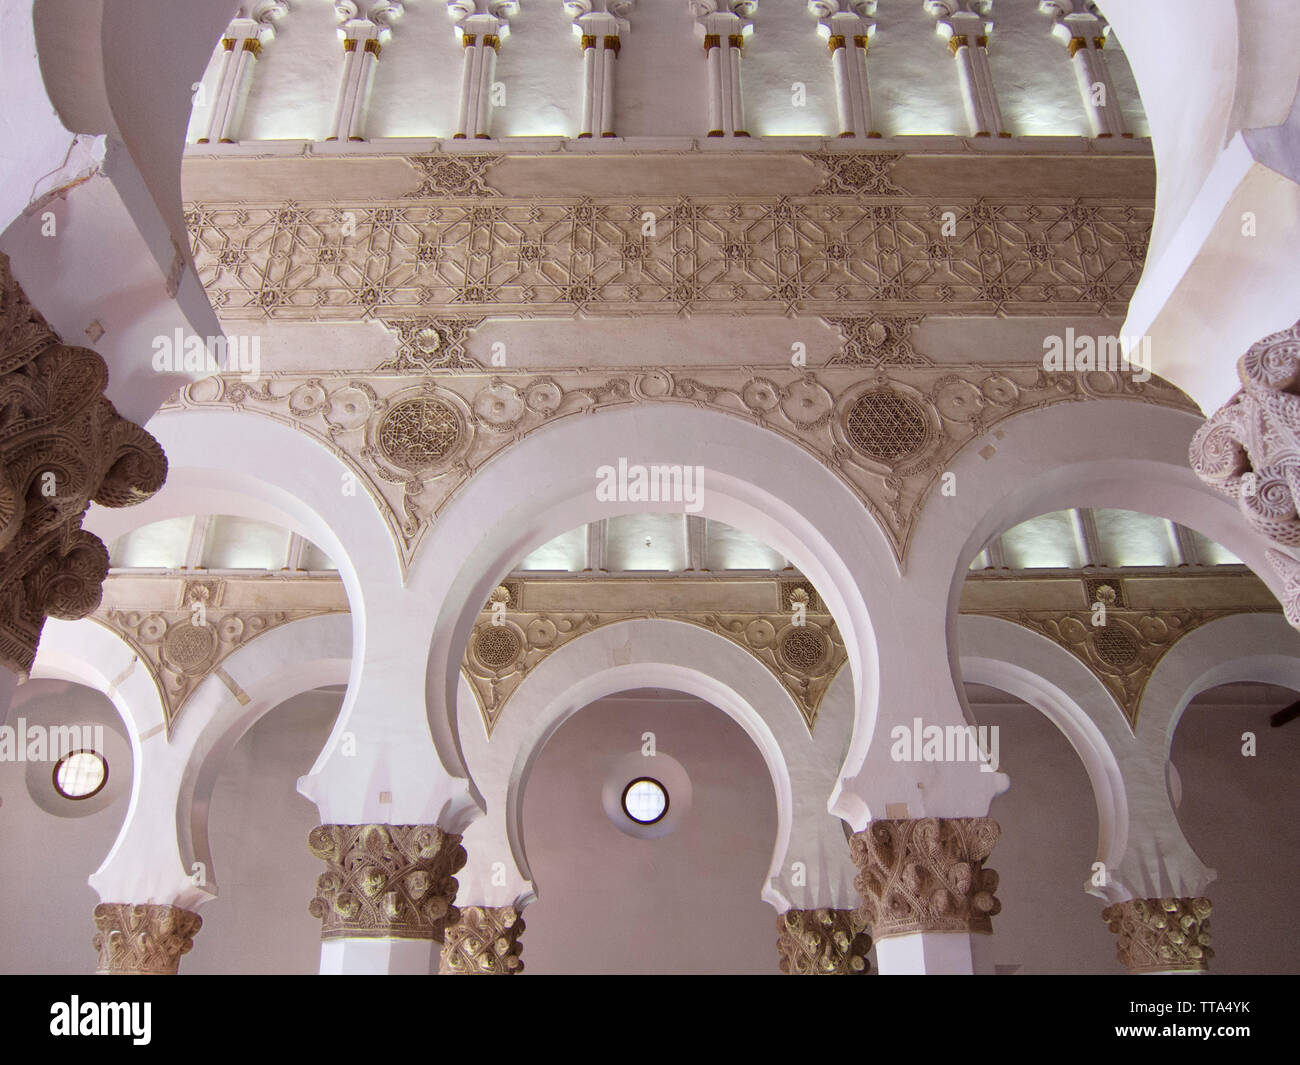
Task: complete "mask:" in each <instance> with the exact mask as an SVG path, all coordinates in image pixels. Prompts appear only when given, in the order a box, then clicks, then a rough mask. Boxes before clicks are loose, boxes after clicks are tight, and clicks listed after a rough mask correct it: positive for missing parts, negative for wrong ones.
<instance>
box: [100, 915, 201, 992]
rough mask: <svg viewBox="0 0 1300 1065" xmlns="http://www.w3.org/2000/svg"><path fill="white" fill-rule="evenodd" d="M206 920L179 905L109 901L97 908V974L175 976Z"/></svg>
mask: <svg viewBox="0 0 1300 1065" xmlns="http://www.w3.org/2000/svg"><path fill="white" fill-rule="evenodd" d="M202 927H203V919H202V918H201V917H200V916H199V915H198V914H197V913H192V912H190V911H189V910H183V909H181V908H180V907H179V906H159V905H155V904H153V903H140V904H135V903H129V902H110V903H100V904H99V905H98V906H96V907H95V928H96V929H98V931H97V932H96V933H95V941H94V942H95V950H97V951H98V952H99V965H98V967H97V968H96V970H95V971H96V972H99V973H117V974H124V975H125V974H130V975H143V976H175V975H176V972H177V970H178V969H179V968H180V963H181V955H182V954H188V953H189V952H190V949H191V948H192V947H193V946H194V937H195V935H197V934H198V931H199V929H200V928H202Z"/></svg>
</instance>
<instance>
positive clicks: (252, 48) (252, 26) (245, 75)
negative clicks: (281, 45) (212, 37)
mask: <svg viewBox="0 0 1300 1065" xmlns="http://www.w3.org/2000/svg"><path fill="white" fill-rule="evenodd" d="M287 11H288V6H287V5H286V4H285V3H284V2H283V0H275V2H265V0H264V2H263V3H260V4H256V5H254V7H253V11H252V17H245V16H244V15H243V14H242V13H241V15H240V16H239V17H238V18H235V19H233V20H231V22H230V25H228V26H227V27H226V32H225V35H224V36H223V37H222V38H221V64H220V67H219V68H218V71H217V84H216V88H215V90H214V92H213V98H212V107H211V110H210V111H209V112H208V125H207V129H206V131H205V132H204V134H203V136H202V137H200V138H199V140H198V143H199V144H207V143H209V142H210V141H217V142H219V143H221V144H233V143H234V142H235V141H236V140H238V139H239V121H240V118H241V117H242V115H243V110H244V102H245V100H247V98H248V88H249V85H250V84H251V83H252V80H253V68H254V67H255V66H256V64H257V60H258V58H259V57H260V56H261V54H262V46H263V45H266V44H269V43H270V42H271V41H273V40H274V39H275V27H274V26H273V25H272V22H274V21H275V20H277V19H280V18H282V17H283V16H284V14H285V13H286V12H287Z"/></svg>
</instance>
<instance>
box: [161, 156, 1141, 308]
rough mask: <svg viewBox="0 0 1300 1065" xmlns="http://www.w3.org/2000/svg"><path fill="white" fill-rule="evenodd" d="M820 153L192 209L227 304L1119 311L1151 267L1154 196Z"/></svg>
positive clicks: (208, 267)
mask: <svg viewBox="0 0 1300 1065" xmlns="http://www.w3.org/2000/svg"><path fill="white" fill-rule="evenodd" d="M477 158H478V157H472V156H471V157H465V159H467V160H476V159H477ZM812 158H813V161H814V162H816V163H818V164H819V165H821V166H822V167H823V172H824V173H826V174H827V180H826V181H825V182H823V184H822V185H821V186H819V187H817V188H816V189H815V190H814V192H813V194H812V195H783V194H781V193H780V192H778V191H776V190H775V189H774V190H773V194H769V195H756V196H725V195H723V196H681V195H673V194H664V193H660V194H657V195H649V196H644V197H639V198H635V199H633V198H629V197H626V196H624V197H613V198H610V197H600V198H592V197H587V196H573V195H571V194H570V195H555V194H553V193H550V192H546V191H543V190H542V189H539V190H538V192H537V193H536V194H535V195H531V196H527V197H521V196H502V195H496V194H494V192H493V190H492V189H491V188H489V187H488V186H487V185H486V184H485V183H484V181H483V173H484V169H485V164H482V163H480V162H473V163H466V162H464V161H462V160H460V159H457V158H456V157H454V156H447V157H443V158H441V159H425V160H422V161H418V162H415V163H414V165H416V166H417V167H418V169H419V170H420V172H421V173H422V175H423V176H424V181H423V182H422V183H421V184H420V186H419V188H418V189H416V190H415V191H416V194H417V195H416V196H414V197H413V196H411V195H409V194H408V195H407V196H404V197H398V198H382V199H381V198H364V197H358V196H357V195H356V194H355V192H353V193H352V194H351V195H344V196H340V197H339V198H338V199H335V200H333V201H331V202H328V203H319V202H301V203H299V202H293V201H288V202H286V201H283V200H279V201H278V202H266V200H263V201H262V202H259V203H255V204H254V203H241V202H221V201H213V200H204V201H200V202H192V203H190V204H188V205H187V214H186V218H187V222H188V225H189V230H190V237H191V240H192V242H193V247H194V258H195V264H196V266H197V268H198V273H199V277H200V279H201V281H202V283H203V286H204V288H205V289H206V290H207V292H208V296H209V298H210V299H211V300H212V305H213V306H214V307H215V308H216V309H217V312H218V313H219V314H220V316H221V317H222V319H223V320H225V321H233V320H235V319H242V320H259V319H265V318H273V319H296V320H310V321H325V320H340V319H356V318H371V317H378V318H381V319H385V320H386V319H388V318H390V317H392V316H394V315H396V316H399V317H410V316H411V315H412V314H422V313H441V312H443V311H444V310H450V311H462V312H469V313H473V314H497V315H511V316H525V317H541V316H563V317H573V316H575V315H579V314H601V315H608V314H617V315H628V314H663V315H679V314H686V313H689V314H719V315H735V314H744V315H756V314H781V315H784V314H812V315H825V314H842V313H843V312H844V309H845V305H846V304H850V303H855V302H856V303H869V304H870V305H871V306H872V309H873V310H876V311H879V312H884V313H904V314H906V313H918V312H919V313H926V314H944V315H982V316H989V315H1038V316H1064V315H1076V316H1077V315H1081V314H1087V315H1093V314H1099V315H1103V316H1108V317H1113V318H1121V317H1122V316H1123V313H1124V310H1125V308H1126V307H1127V304H1128V301H1129V299H1130V298H1131V297H1132V294H1133V290H1134V287H1135V286H1136V284H1137V280H1138V278H1139V276H1140V275H1141V273H1142V266H1143V262H1144V260H1145V257H1146V248H1147V239H1148V234H1149V231H1150V227H1151V220H1152V215H1153V209H1152V206H1151V203H1150V200H1149V199H1148V200H1146V201H1145V202H1138V201H1135V202H1129V203H1116V202H1114V201H1113V200H1111V199H1106V200H1105V201H1104V202H1103V201H1098V200H1092V199H1083V198H1080V197H1076V196H1056V197H1044V198H1039V199H1033V200H1029V199H1026V198H1023V197H998V198H980V197H975V196H972V195H971V194H970V192H969V191H968V189H966V190H962V191H960V192H957V194H955V195H953V194H951V192H950V194H948V195H944V196H942V197H940V198H938V199H936V198H934V197H918V196H908V195H902V194H901V193H902V190H901V189H899V188H898V187H897V186H896V185H893V183H892V182H890V181H889V179H888V177H887V176H886V175H887V172H888V170H889V169H890V167H891V166H892V164H893V163H894V162H896V159H895V158H893V157H884V158H883V159H881V157H875V156H872V155H870V154H865V153H863V154H860V155H859V154H855V155H838V154H826V155H822V156H814V157H812ZM827 160H831V161H833V165H831V166H829V167H828V166H827V165H826V161H827ZM873 161H874V162H876V163H881V164H883V165H873ZM499 165H500V164H498V166H499ZM803 165H805V166H806V163H805V164H803ZM643 169H644V168H643ZM868 170H870V171H871V172H867V171H868ZM577 179H578V180H580V181H581V180H583V178H582V176H581V175H577ZM638 180H639V181H640V180H641V179H640V178H638ZM787 187H788V186H787ZM947 189H949V190H951V178H949V181H948V183H947ZM453 190H454V194H453V195H445V193H446V192H447V191H453ZM270 191H271V190H270V189H267V192H268V193H269V192H270ZM954 191H955V190H954ZM647 215H649V216H651V217H652V218H653V219H654V220H655V223H654V227H653V232H652V234H650V235H648V233H647V230H646V228H645V227H646V223H645V218H646V216H647Z"/></svg>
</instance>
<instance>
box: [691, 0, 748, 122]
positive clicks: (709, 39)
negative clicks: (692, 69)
mask: <svg viewBox="0 0 1300 1065" xmlns="http://www.w3.org/2000/svg"><path fill="white" fill-rule="evenodd" d="M757 6H758V4H757V0H690V8H691V11H692V12H693V13H694V14H695V16H696V23H695V28H696V32H697V33H699V34H700V35H701V36H702V37H703V38H704V56H705V62H706V63H707V64H708V99H707V106H708V115H709V129H708V135H709V136H710V137H748V136H749V133H748V132H747V131H746V130H745V107H744V96H743V93H742V91H741V79H740V56H741V51H742V49H743V48H744V44H745V36H746V34H748V33H749V32H750V31H751V30H752V29H753V24H752V23H751V22H749V21H747V20H748V17H749V16H750V15H751V14H752V13H753V12H754V9H755V8H756V7H757Z"/></svg>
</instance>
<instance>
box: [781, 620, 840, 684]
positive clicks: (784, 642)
mask: <svg viewBox="0 0 1300 1065" xmlns="http://www.w3.org/2000/svg"><path fill="white" fill-rule="evenodd" d="M829 650H830V648H829V647H828V645H827V640H826V637H825V636H823V635H822V633H821V630H820V629H817V628H814V627H813V626H811V625H800V626H797V627H792V628H791V629H790V630H789V631H788V632H787V633H786V634H785V635H784V636H782V637H781V660H782V661H783V662H784V663H785V664H786V665H787V666H788V667H790V668H791V669H794V670H796V671H798V672H800V673H811V672H813V671H814V670H815V669H816V668H817V667H818V666H820V665H821V664H822V662H823V661H824V660H825V658H826V653H827V651H829Z"/></svg>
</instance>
